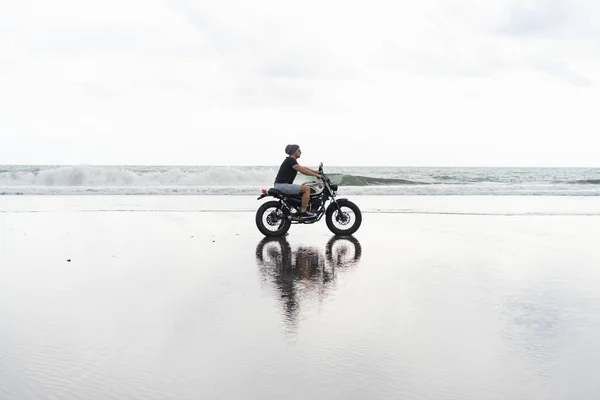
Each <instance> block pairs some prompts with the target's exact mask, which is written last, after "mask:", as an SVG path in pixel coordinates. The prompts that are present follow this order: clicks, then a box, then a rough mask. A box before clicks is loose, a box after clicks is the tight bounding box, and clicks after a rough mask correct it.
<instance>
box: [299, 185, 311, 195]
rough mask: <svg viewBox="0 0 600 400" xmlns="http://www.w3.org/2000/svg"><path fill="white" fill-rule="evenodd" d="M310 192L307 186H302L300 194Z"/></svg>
mask: <svg viewBox="0 0 600 400" xmlns="http://www.w3.org/2000/svg"><path fill="white" fill-rule="evenodd" d="M309 192H310V188H309V187H308V186H306V185H301V186H300V193H302V194H304V193H309Z"/></svg>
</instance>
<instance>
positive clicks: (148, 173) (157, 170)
mask: <svg viewBox="0 0 600 400" xmlns="http://www.w3.org/2000/svg"><path fill="white" fill-rule="evenodd" d="M276 174H277V170H276V169H274V168H271V167H189V168H186V167H89V166H65V167H53V168H52V167H51V168H46V169H44V168H39V167H38V168H30V169H24V170H16V171H15V170H7V169H3V170H0V186H4V187H6V186H50V187H53V186H86V187H97V186H108V187H114V186H126V187H127V186H143V187H156V186H183V187H187V186H229V187H231V186H232V187H237V186H251V185H252V186H254V185H256V186H269V185H271V184H272V183H273V180H274V178H275V175H276ZM330 177H331V180H332V181H333V182H335V183H338V184H339V185H344V186H381V185H415V184H425V183H423V182H414V181H410V180H405V179H393V178H377V177H369V176H358V175H346V174H331V175H330ZM310 179H312V178H309V177H304V176H301V175H299V179H298V180H299V181H303V180H304V181H306V180H310Z"/></svg>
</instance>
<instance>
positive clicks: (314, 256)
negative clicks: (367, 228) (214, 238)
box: [256, 236, 362, 278]
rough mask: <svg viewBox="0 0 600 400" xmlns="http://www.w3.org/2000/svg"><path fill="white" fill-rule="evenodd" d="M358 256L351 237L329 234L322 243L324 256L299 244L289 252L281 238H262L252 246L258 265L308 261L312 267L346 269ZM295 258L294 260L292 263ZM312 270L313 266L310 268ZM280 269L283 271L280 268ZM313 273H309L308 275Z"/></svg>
mask: <svg viewBox="0 0 600 400" xmlns="http://www.w3.org/2000/svg"><path fill="white" fill-rule="evenodd" d="M361 256H362V247H361V245H360V242H359V241H358V240H357V239H356V238H355V237H353V236H333V237H332V238H331V239H329V241H328V242H327V244H326V245H325V258H324V259H323V256H322V254H321V252H320V251H319V250H318V249H316V248H314V247H300V248H298V250H297V251H295V252H294V251H292V248H291V246H290V244H289V242H288V241H287V240H286V239H285V238H284V237H266V238H264V239H263V240H261V241H260V242H259V243H258V246H256V261H257V262H258V264H259V266H261V267H275V268H276V269H289V268H293V266H294V265H298V264H302V263H305V262H306V261H308V262H310V263H311V264H312V265H313V267H314V266H317V267H322V268H325V269H327V270H331V271H333V270H335V269H336V268H339V269H348V268H350V267H353V266H355V265H356V264H357V263H358V262H359V261H360V258H361ZM294 261H295V263H294ZM325 261H326V262H325ZM313 270H314V272H315V273H316V272H317V271H316V269H314V268H313ZM282 272H283V271H282ZM313 275H314V274H312V275H311V276H310V278H312V276H313Z"/></svg>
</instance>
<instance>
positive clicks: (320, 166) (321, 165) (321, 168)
mask: <svg viewBox="0 0 600 400" xmlns="http://www.w3.org/2000/svg"><path fill="white" fill-rule="evenodd" d="M319 171H323V163H320V164H319Z"/></svg>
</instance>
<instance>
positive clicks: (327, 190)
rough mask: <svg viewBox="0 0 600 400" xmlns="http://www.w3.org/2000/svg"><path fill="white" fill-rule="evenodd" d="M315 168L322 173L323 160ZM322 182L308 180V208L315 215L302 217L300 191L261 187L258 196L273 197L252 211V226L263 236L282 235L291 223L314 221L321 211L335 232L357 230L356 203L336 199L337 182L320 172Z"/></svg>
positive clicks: (358, 223)
mask: <svg viewBox="0 0 600 400" xmlns="http://www.w3.org/2000/svg"><path fill="white" fill-rule="evenodd" d="M319 172H321V174H323V163H321V164H320V165H319ZM323 177H324V179H323V180H322V182H308V183H306V184H305V185H307V186H309V187H310V200H309V202H308V211H310V212H312V213H314V214H316V215H315V217H313V218H310V219H306V218H301V217H299V214H300V208H301V205H302V197H301V196H300V195H286V194H283V193H281V192H280V191H278V190H276V189H273V188H271V189H269V190H266V189H263V192H262V194H261V195H260V196H259V197H258V200H262V199H264V198H265V197H267V196H271V197H274V198H276V199H277V200H272V201H267V202H266V203H264V204H262V205H261V206H260V207H259V208H258V210H257V211H256V226H257V227H258V230H260V232H261V233H262V234H263V235H265V236H281V235H284V234H285V233H286V232H287V231H288V230H289V229H290V227H291V225H292V224H314V223H315V222H317V221H319V220H321V218H322V217H323V215H325V222H326V223H327V227H328V228H329V230H330V231H331V232H333V233H334V234H336V235H352V234H353V233H354V232H356V231H357V230H358V228H359V227H360V224H361V222H362V214H361V212H360V209H359V208H358V206H357V205H356V204H354V203H353V202H351V201H350V200H348V199H336V198H335V196H336V192H337V189H338V185H336V184H333V183H331V180H329V178H327V176H325V175H324V174H323ZM330 200H331V202H330V203H329V206H328V207H326V204H327V202H328V201H330Z"/></svg>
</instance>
